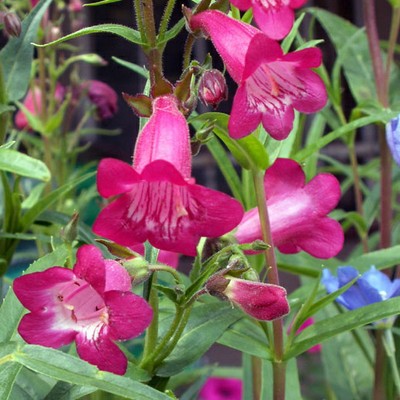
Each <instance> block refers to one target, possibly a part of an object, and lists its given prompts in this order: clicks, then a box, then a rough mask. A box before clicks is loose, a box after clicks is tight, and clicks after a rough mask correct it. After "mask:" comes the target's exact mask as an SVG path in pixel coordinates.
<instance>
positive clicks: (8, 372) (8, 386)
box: [0, 363, 22, 400]
mask: <svg viewBox="0 0 400 400" xmlns="http://www.w3.org/2000/svg"><path fill="white" fill-rule="evenodd" d="M21 368H22V366H21V365H18V364H14V363H7V364H5V365H0V382H1V385H0V399H2V400H8V399H10V400H13V398H12V397H10V396H11V393H12V390H13V385H14V381H15V379H16V378H17V375H18V373H19V371H20V370H21Z"/></svg>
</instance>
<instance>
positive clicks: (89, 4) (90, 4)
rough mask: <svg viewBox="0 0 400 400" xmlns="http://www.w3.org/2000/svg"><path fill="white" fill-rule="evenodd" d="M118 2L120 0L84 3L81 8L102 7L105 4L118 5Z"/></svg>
mask: <svg viewBox="0 0 400 400" xmlns="http://www.w3.org/2000/svg"><path fill="white" fill-rule="evenodd" d="M119 1H122V0H101V1H96V2H95V3H85V4H84V5H83V6H84V7H94V6H102V5H105V4H111V3H118V2H119Z"/></svg>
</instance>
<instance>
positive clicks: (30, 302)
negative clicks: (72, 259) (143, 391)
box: [13, 245, 153, 375]
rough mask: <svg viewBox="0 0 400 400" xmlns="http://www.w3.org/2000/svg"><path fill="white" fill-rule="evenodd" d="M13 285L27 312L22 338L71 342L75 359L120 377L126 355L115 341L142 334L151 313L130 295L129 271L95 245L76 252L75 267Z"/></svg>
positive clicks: (37, 341)
mask: <svg viewBox="0 0 400 400" xmlns="http://www.w3.org/2000/svg"><path fill="white" fill-rule="evenodd" d="M13 288H14V292H15V295H16V296H17V297H18V299H19V301H20V302H21V303H22V304H23V306H24V307H25V308H27V309H28V310H29V311H30V313H29V314H26V315H24V316H23V318H22V320H21V322H20V324H19V327H18V332H19V334H20V335H21V336H22V338H23V339H24V340H25V341H26V342H28V343H30V344H38V345H42V346H46V347H52V348H59V347H61V346H64V345H67V344H69V343H71V342H73V341H75V342H76V349H77V352H78V354H79V357H81V358H82V359H83V360H85V361H87V362H89V363H90V364H93V365H96V366H97V367H98V368H99V369H101V370H103V371H109V372H113V373H115V374H119V375H123V374H124V373H125V371H126V368H127V359H126V357H125V355H124V353H123V352H122V351H121V350H120V349H119V348H118V346H117V345H116V344H115V343H114V341H119V340H128V339H132V338H134V337H136V336H138V335H140V334H141V333H142V332H143V331H144V330H145V329H146V328H147V326H148V325H149V324H150V322H151V319H152V317H153V311H152V309H151V308H150V306H149V305H148V304H147V303H146V301H145V300H144V299H142V298H141V297H139V296H137V295H135V294H133V293H131V291H130V290H131V280H130V277H129V274H128V273H127V271H126V270H125V269H124V268H122V267H121V265H120V264H118V263H117V262H116V261H113V260H104V259H103V257H102V255H101V252H100V250H99V249H97V248H96V247H95V246H93V245H85V246H82V247H81V248H80V249H79V250H78V253H77V262H76V264H75V266H74V269H73V270H70V269H68V268H62V267H53V268H50V269H48V270H46V271H43V272H35V273H32V274H27V275H23V276H21V277H19V278H17V279H15V281H14V284H13Z"/></svg>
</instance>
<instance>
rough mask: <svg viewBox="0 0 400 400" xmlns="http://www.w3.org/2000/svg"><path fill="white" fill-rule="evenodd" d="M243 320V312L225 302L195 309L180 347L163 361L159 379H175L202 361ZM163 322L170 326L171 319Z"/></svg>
mask: <svg viewBox="0 0 400 400" xmlns="http://www.w3.org/2000/svg"><path fill="white" fill-rule="evenodd" d="M241 317H243V314H242V313H241V312H240V311H238V310H234V309H232V307H231V305H230V304H224V303H221V302H215V303H208V304H202V305H200V306H198V307H195V308H194V309H193V311H192V313H191V315H190V319H189V322H188V324H187V326H186V328H185V330H184V332H183V334H182V337H181V338H180V340H179V342H178V344H177V346H176V347H175V349H174V351H173V352H172V353H171V354H170V355H169V356H168V357H167V358H166V359H165V360H164V361H163V363H162V364H161V366H160V368H159V369H158V370H157V375H158V376H166V377H167V376H171V375H175V374H177V373H178V372H180V371H182V370H183V369H184V368H185V367H186V366H188V365H190V364H192V363H193V362H194V361H196V360H198V359H199V358H200V357H201V356H202V355H203V354H204V353H205V352H206V351H207V350H208V349H209V348H210V346H211V345H212V344H213V343H215V342H216V341H217V340H218V338H219V337H220V336H221V335H222V334H223V332H224V331H225V330H226V329H227V328H228V327H229V326H230V325H231V324H233V323H234V322H236V321H237V320H238V319H239V318H241ZM162 322H163V323H165V324H166V326H169V324H170V319H169V318H165V319H164V320H163V321H162Z"/></svg>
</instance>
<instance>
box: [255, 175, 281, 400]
mask: <svg viewBox="0 0 400 400" xmlns="http://www.w3.org/2000/svg"><path fill="white" fill-rule="evenodd" d="M252 174H253V181H254V188H255V192H256V200H257V207H258V213H259V218H260V225H261V232H262V239H263V241H264V242H265V243H268V244H269V245H270V246H271V247H270V248H268V249H266V250H265V251H264V255H265V260H266V263H267V278H268V283H271V284H274V285H279V274H278V266H277V263H276V258H275V250H274V244H273V240H272V234H271V226H270V221H269V216H268V208H267V201H266V196H265V189H264V176H263V173H262V172H261V171H259V170H253V171H252ZM272 328H273V339H274V340H273V342H274V344H273V346H274V347H273V354H274V361H273V363H272V366H273V376H274V383H273V385H274V388H273V392H274V400H285V377H286V367H285V363H283V362H282V359H283V322H282V318H279V319H276V320H274V321H272ZM258 373H260V374H261V370H260V371H258Z"/></svg>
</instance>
